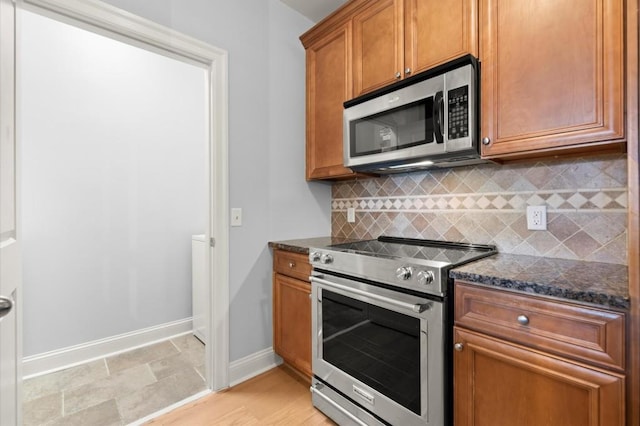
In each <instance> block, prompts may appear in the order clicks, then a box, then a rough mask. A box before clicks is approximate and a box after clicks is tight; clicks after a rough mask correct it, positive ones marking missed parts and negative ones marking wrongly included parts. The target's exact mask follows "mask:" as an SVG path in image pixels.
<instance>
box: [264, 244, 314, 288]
mask: <svg viewBox="0 0 640 426" xmlns="http://www.w3.org/2000/svg"><path fill="white" fill-rule="evenodd" d="M273 270H274V272H276V273H278V274H282V275H288V276H290V277H294V278H298V279H300V280H303V281H309V275H311V265H310V264H309V258H308V257H307V255H306V254H301V253H293V252H290V251H285V250H275V252H274V255H273Z"/></svg>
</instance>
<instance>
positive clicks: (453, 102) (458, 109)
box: [447, 86, 469, 139]
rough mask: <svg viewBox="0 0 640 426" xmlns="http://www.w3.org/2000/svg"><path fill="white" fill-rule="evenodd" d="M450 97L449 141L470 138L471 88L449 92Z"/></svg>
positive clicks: (465, 87)
mask: <svg viewBox="0 0 640 426" xmlns="http://www.w3.org/2000/svg"><path fill="white" fill-rule="evenodd" d="M447 95H448V102H447V103H448V111H449V114H448V117H447V118H448V126H447V129H448V139H460V138H466V137H468V136H469V86H462V87H458V88H455V89H452V90H449V91H448V92H447Z"/></svg>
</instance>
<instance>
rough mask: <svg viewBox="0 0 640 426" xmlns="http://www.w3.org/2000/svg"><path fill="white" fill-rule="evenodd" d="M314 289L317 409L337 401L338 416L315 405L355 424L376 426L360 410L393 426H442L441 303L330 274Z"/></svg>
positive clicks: (315, 282) (316, 281)
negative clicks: (359, 413)
mask: <svg viewBox="0 0 640 426" xmlns="http://www.w3.org/2000/svg"><path fill="white" fill-rule="evenodd" d="M311 283H312V298H313V303H312V327H313V332H314V335H313V338H312V357H313V358H312V363H313V374H314V376H315V377H316V379H317V380H315V381H314V383H315V385H314V388H313V389H312V390H313V393H314V395H315V394H319V397H320V398H315V397H314V403H315V401H316V399H317V400H318V402H321V400H322V401H326V400H327V399H331V394H332V393H333V394H336V395H337V396H339V397H336V398H333V402H334V404H331V407H332V408H331V409H332V410H333V408H336V409H337V411H336V412H335V413H331V412H329V413H327V412H326V410H325V408H323V407H327V406H328V405H327V404H322V405H321V404H315V405H316V406H318V408H320V409H321V410H323V411H325V413H326V414H328V415H329V416H330V417H333V418H334V419H335V418H336V416H337V417H338V418H340V419H341V421H342V419H343V417H344V416H345V415H347V417H349V416H351V419H352V420H353V421H351V422H350V423H352V424H362V423H364V424H369V423H370V422H369V421H368V420H366V417H365V416H359V415H358V411H359V407H361V408H364V409H366V410H368V411H369V412H371V413H373V414H374V415H375V416H376V417H378V418H380V419H382V420H383V421H384V422H387V423H390V424H393V425H423V426H424V425H438V426H440V425H442V424H444V411H445V410H444V394H445V390H444V389H445V387H444V370H445V369H444V364H443V363H444V356H443V354H444V352H443V351H444V347H443V326H444V317H443V315H444V309H443V303H442V302H440V301H435V300H430V299H427V298H421V297H417V296H413V295H408V294H404V293H401V292H397V291H393V290H388V289H385V288H380V287H377V286H374V285H370V284H366V283H362V282H359V281H355V280H351V279H345V278H342V277H336V276H333V275H329V274H322V275H317V274H316V276H313V277H312V278H311ZM318 384H320V386H318ZM325 385H326V386H325ZM325 388H328V389H326V391H324V389H325ZM339 406H341V408H342V409H339V408H337V407H339ZM360 411H361V410H360ZM332 414H335V415H336V416H334V415H332Z"/></svg>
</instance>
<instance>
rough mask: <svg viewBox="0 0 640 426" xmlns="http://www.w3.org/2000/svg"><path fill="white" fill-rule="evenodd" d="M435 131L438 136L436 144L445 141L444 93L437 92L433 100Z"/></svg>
mask: <svg viewBox="0 0 640 426" xmlns="http://www.w3.org/2000/svg"><path fill="white" fill-rule="evenodd" d="M432 116H433V130H434V133H435V136H436V143H442V142H443V141H444V131H443V126H442V120H443V118H444V98H443V96H442V92H437V93H436V95H435V97H434V99H433V114H432Z"/></svg>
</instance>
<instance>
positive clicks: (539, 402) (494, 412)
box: [454, 327, 625, 426]
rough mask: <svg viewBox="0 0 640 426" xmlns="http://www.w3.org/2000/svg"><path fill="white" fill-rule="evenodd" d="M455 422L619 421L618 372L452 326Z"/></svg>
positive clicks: (596, 425) (600, 425)
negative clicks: (454, 349)
mask: <svg viewBox="0 0 640 426" xmlns="http://www.w3.org/2000/svg"><path fill="white" fill-rule="evenodd" d="M454 333H455V340H454V341H455V342H456V344H462V350H461V351H459V352H458V351H454V420H455V424H456V426H466V425H469V426H471V425H474V426H481V425H491V426H512V425H514V424H517V425H522V426H526V425H530V426H556V425H563V426H584V425H590V426H617V425H619V426H623V425H624V418H625V414H624V410H625V407H624V392H625V386H624V376H622V375H617V374H614V373H606V372H604V371H600V370H596V369H590V368H587V367H585V366H583V365H578V364H574V363H570V362H567V361H564V360H562V359H560V358H555V357H551V356H548V355H545V354H544V353H542V352H536V351H533V350H528V349H526V348H524V347H522V346H517V345H512V344H508V343H506V342H504V341H502V340H499V339H493V338H489V337H486V336H483V335H481V334H477V333H473V332H468V331H464V330H462V329H460V328H457V327H456V328H455V332H454Z"/></svg>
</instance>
